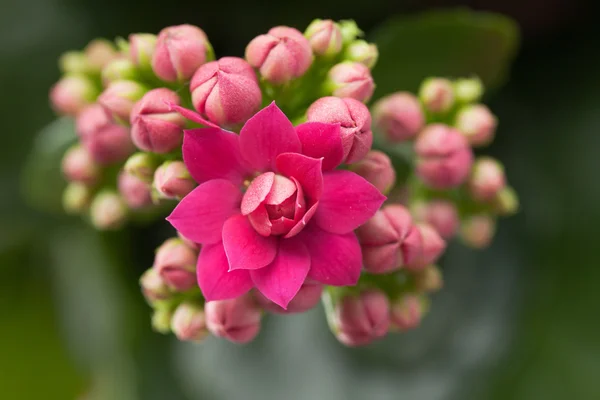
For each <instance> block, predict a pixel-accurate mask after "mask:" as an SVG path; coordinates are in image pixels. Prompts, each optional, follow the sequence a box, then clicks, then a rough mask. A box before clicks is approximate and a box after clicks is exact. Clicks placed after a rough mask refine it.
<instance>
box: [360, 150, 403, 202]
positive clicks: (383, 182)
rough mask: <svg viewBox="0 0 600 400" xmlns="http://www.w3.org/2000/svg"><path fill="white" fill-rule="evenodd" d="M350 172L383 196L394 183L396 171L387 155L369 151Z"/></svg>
mask: <svg viewBox="0 0 600 400" xmlns="http://www.w3.org/2000/svg"><path fill="white" fill-rule="evenodd" d="M352 171H354V172H355V173H357V174H358V175H360V176H362V177H363V178H365V179H366V180H367V181H369V182H370V183H371V184H372V185H373V186H375V187H376V188H377V189H379V191H380V192H381V193H383V194H386V193H388V192H389V191H390V190H391V189H392V187H394V184H395V183H396V171H395V170H394V166H393V165H392V161H391V160H390V158H389V157H388V156H387V154H385V153H383V152H381V151H377V150H371V151H370V152H368V153H367V155H366V156H365V158H363V159H362V160H360V161H359V162H357V163H356V164H354V165H353V166H352Z"/></svg>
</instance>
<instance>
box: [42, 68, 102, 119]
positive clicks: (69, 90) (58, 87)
mask: <svg viewBox="0 0 600 400" xmlns="http://www.w3.org/2000/svg"><path fill="white" fill-rule="evenodd" d="M97 95H98V90H97V89H96V86H95V85H94V83H93V82H92V81H91V80H90V79H89V78H87V77H85V76H84V75H66V76H65V77H63V78H62V79H61V80H60V81H58V82H57V83H56V84H55V85H54V86H53V87H52V89H51V90H50V102H51V103H52V107H53V108H54V111H56V112H57V113H58V114H64V115H72V116H74V115H77V114H78V113H79V112H80V111H81V110H83V109H84V108H85V107H86V106H88V105H89V104H91V103H93V102H94V100H95V99H96V96H97Z"/></svg>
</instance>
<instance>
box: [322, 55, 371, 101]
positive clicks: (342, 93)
mask: <svg viewBox="0 0 600 400" xmlns="http://www.w3.org/2000/svg"><path fill="white" fill-rule="evenodd" d="M325 85H326V88H327V91H328V92H330V93H331V94H332V95H334V96H336V97H350V98H353V99H356V100H358V101H360V102H363V103H366V102H367V101H369V99H370V98H371V96H372V95H373V91H374V90H375V82H374V81H373V77H372V76H371V71H370V70H369V68H367V67H366V66H364V65H363V64H361V63H358V62H351V61H345V62H342V63H340V64H337V65H335V66H334V67H333V68H331V70H329V74H328V75H327V82H326V83H325Z"/></svg>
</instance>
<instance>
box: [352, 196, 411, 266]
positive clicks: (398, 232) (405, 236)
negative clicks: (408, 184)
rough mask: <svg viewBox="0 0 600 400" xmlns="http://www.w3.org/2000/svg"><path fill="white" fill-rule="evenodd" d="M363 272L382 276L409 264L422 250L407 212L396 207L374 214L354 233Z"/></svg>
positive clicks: (400, 207)
mask: <svg viewBox="0 0 600 400" xmlns="http://www.w3.org/2000/svg"><path fill="white" fill-rule="evenodd" d="M356 235H357V236H358V240H359V241H360V245H361V249H362V256H363V264H364V266H365V269H366V270H367V271H369V272H371V273H374V274H383V273H387V272H390V271H394V270H397V269H399V268H401V267H402V266H406V265H410V264H412V263H413V262H415V260H417V258H418V257H419V255H420V253H421V251H422V238H421V233H420V232H419V230H418V229H417V227H416V226H415V225H414V224H413V221H412V218H411V216H410V213H409V212H408V210H407V209H406V208H404V207H403V206H401V205H399V204H393V205H389V206H386V207H384V208H382V209H381V210H379V211H377V212H376V213H375V215H374V216H373V218H371V219H370V220H368V221H367V222H366V223H365V224H364V225H362V226H360V227H359V228H358V229H357V230H356Z"/></svg>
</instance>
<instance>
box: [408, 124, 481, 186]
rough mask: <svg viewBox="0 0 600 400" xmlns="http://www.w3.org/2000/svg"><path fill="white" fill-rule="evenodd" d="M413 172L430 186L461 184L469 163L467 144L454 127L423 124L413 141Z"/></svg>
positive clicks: (469, 149) (469, 155)
mask: <svg viewBox="0 0 600 400" xmlns="http://www.w3.org/2000/svg"><path fill="white" fill-rule="evenodd" d="M415 150H416V153H417V175H418V176H419V178H420V179H421V180H422V181H423V182H424V183H425V184H426V185H427V186H430V187H432V188H434V189H449V188H452V187H455V186H458V185H460V184H461V183H463V182H464V181H465V180H466V179H467V177H468V176H469V172H470V170H471V166H472V165H473V152H472V151H471V148H470V147H469V143H467V140H466V139H465V138H464V136H462V135H461V134H460V133H459V132H458V131H457V130H455V129H453V128H450V127H449V126H446V125H443V124H432V125H428V126H427V127H425V129H424V130H423V131H422V132H421V134H420V135H419V137H418V138H417V141H416V143H415Z"/></svg>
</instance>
